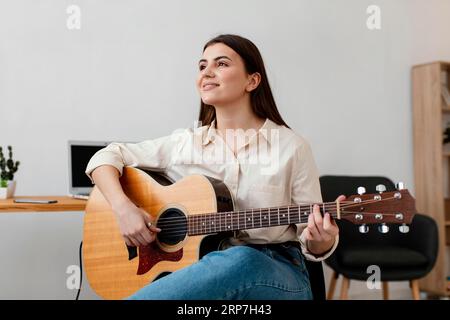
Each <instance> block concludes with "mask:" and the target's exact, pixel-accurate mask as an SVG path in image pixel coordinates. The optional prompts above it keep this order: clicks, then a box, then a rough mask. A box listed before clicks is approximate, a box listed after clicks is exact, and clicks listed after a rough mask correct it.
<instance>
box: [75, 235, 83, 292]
mask: <svg viewBox="0 0 450 320" xmlns="http://www.w3.org/2000/svg"><path fill="white" fill-rule="evenodd" d="M82 248H83V241H81V242H80V251H79V262H80V286H79V287H78V293H77V297H76V298H75V300H78V298H79V297H80V292H81V283H82V282H83V263H82V262H83V261H82V255H81V249H82Z"/></svg>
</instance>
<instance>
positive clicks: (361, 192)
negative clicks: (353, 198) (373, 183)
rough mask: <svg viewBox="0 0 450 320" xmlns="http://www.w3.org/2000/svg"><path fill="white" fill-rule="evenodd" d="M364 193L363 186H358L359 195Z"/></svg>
mask: <svg viewBox="0 0 450 320" xmlns="http://www.w3.org/2000/svg"><path fill="white" fill-rule="evenodd" d="M364 193H366V188H364V187H358V194H359V195H360V196H361V195H363V194H364Z"/></svg>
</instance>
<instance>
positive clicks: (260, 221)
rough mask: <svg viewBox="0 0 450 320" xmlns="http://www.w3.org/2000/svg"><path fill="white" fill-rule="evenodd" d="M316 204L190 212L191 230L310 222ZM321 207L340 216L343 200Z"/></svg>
mask: <svg viewBox="0 0 450 320" xmlns="http://www.w3.org/2000/svg"><path fill="white" fill-rule="evenodd" d="M313 205H314V204H312V203H311V204H304V205H292V206H282V207H271V208H258V209H246V210H239V211H230V212H217V213H204V214H194V215H189V216H188V234H189V235H191V236H195V235H206V234H212V233H217V232H224V231H239V230H247V229H257V228H268V227H275V226H283V225H290V224H297V223H307V222H308V216H309V214H310V213H312V211H313ZM319 205H320V211H321V212H322V214H323V213H325V212H328V213H330V215H331V216H332V217H333V218H338V219H339V214H340V208H339V203H337V202H330V203H321V204H319Z"/></svg>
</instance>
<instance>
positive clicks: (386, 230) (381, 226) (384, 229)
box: [378, 223, 389, 233]
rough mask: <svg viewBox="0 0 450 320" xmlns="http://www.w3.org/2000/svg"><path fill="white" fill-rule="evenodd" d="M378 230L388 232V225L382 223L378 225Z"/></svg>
mask: <svg viewBox="0 0 450 320" xmlns="http://www.w3.org/2000/svg"><path fill="white" fill-rule="evenodd" d="M378 231H379V232H380V233H388V232H389V227H388V226H387V225H386V223H382V224H381V225H379V226H378Z"/></svg>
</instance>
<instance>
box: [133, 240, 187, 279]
mask: <svg viewBox="0 0 450 320" xmlns="http://www.w3.org/2000/svg"><path fill="white" fill-rule="evenodd" d="M138 256H139V267H138V270H137V274H138V275H142V274H145V273H147V272H148V271H149V270H150V269H151V268H153V266H154V265H155V264H157V263H158V262H160V261H179V260H181V258H182V257H183V248H181V249H180V250H178V251H175V252H165V251H162V250H161V249H160V248H159V246H158V245H157V244H156V241H153V242H152V243H150V244H149V245H147V246H141V247H139V255H138Z"/></svg>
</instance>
